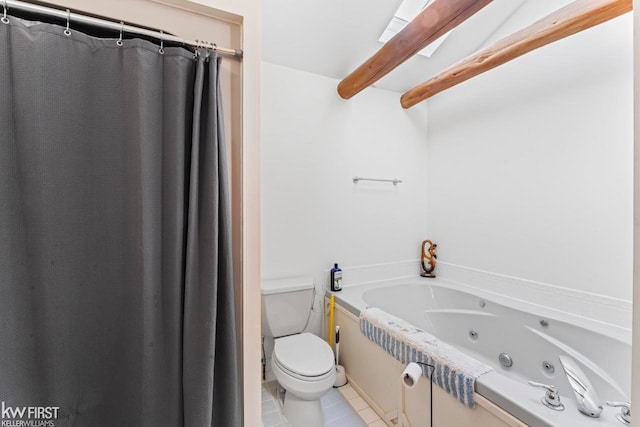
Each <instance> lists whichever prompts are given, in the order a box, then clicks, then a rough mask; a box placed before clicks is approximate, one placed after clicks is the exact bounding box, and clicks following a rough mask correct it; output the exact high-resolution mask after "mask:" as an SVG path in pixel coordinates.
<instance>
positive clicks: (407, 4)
mask: <svg viewBox="0 0 640 427" xmlns="http://www.w3.org/2000/svg"><path fill="white" fill-rule="evenodd" d="M432 1H433V0H404V1H403V2H402V3H401V4H400V7H399V8H398V10H396V13H395V14H394V15H393V17H392V18H391V21H390V22H389V25H387V28H386V29H385V30H384V32H383V33H382V35H381V36H380V38H379V39H378V41H379V42H381V43H386V42H388V41H389V40H391V38H392V37H393V36H395V35H396V34H398V33H399V32H400V30H402V29H403V28H404V27H405V26H406V25H407V24H408V23H409V22H411V20H412V19H413V18H415V17H416V16H417V15H418V14H419V13H420V12H422V10H423V9H424V8H425V7H427V6H428V5H429V3H431V2H432ZM449 34H451V31H449V32H448V33H446V34H444V35H443V36H442V37H440V38H439V39H437V40H435V41H434V42H433V43H431V44H430V45H429V46H427V47H425V48H424V49H422V50H421V51H420V52H418V55H422V56H426V57H427V58H431V55H433V53H434V52H435V51H436V50H437V49H438V48H439V47H440V45H441V44H442V43H443V42H444V41H445V40H446V39H447V37H449Z"/></svg>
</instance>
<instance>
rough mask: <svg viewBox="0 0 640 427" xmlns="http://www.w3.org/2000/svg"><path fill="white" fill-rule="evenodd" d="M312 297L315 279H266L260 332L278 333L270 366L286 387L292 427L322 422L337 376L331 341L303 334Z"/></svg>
mask: <svg viewBox="0 0 640 427" xmlns="http://www.w3.org/2000/svg"><path fill="white" fill-rule="evenodd" d="M313 296H314V295H313V279H311V278H305V277H296V278H287V279H279V280H266V281H263V282H262V334H263V335H264V336H265V338H268V337H273V338H275V342H274V347H273V354H272V356H271V367H272V369H273V373H274V375H275V377H276V380H278V383H279V384H280V386H281V387H282V388H284V389H285V390H286V393H285V396H284V406H283V414H284V416H285V417H287V420H288V421H289V423H290V424H291V426H292V427H323V426H324V415H323V414H322V408H321V406H320V398H321V397H322V396H324V395H325V394H326V393H327V392H328V391H329V390H331V387H333V383H334V382H335V378H336V369H335V362H334V359H333V351H332V350H331V347H329V344H327V343H326V342H325V341H324V340H323V339H321V338H319V337H317V336H315V335H313V334H311V333H308V332H307V333H302V331H303V330H304V328H305V326H306V324H307V320H308V318H309V315H310V313H311V307H312V304H313ZM317 298H320V296H318V297H317Z"/></svg>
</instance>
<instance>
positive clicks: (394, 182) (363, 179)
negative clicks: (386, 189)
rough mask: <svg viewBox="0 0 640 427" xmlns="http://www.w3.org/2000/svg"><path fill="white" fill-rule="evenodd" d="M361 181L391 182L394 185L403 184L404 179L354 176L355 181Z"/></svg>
mask: <svg viewBox="0 0 640 427" xmlns="http://www.w3.org/2000/svg"><path fill="white" fill-rule="evenodd" d="M360 181H378V182H391V183H392V184H393V185H398V184H402V180H401V179H398V178H394V179H377V178H363V177H361V176H354V177H353V182H354V183H355V184H357V183H358V182H360Z"/></svg>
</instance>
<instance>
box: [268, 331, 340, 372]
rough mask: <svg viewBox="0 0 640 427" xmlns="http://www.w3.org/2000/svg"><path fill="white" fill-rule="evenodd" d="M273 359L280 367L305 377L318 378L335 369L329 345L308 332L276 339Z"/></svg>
mask: <svg viewBox="0 0 640 427" xmlns="http://www.w3.org/2000/svg"><path fill="white" fill-rule="evenodd" d="M273 357H274V358H275V359H276V360H277V361H278V363H279V364H280V366H282V367H284V368H286V369H287V370H289V371H291V372H293V373H296V374H298V375H303V376H305V377H318V376H321V375H324V374H326V373H327V372H329V371H331V370H332V369H334V368H335V364H334V361H333V351H332V350H331V347H329V344H327V343H326V342H325V341H324V340H322V339H321V338H318V337H317V336H315V335H313V334H310V333H308V332H305V333H304V334H298V335H290V336H288V337H283V338H278V339H276V342H275V346H274V348H273Z"/></svg>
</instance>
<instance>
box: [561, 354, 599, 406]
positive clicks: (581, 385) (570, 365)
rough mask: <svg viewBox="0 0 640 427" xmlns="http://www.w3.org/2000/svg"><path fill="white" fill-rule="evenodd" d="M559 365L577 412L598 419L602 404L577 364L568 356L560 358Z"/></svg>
mask: <svg viewBox="0 0 640 427" xmlns="http://www.w3.org/2000/svg"><path fill="white" fill-rule="evenodd" d="M560 363H562V368H563V369H564V373H565V374H566V375H567V379H568V380H569V385H571V389H572V390H573V392H574V393H575V395H576V403H577V405H578V410H579V411H580V412H582V413H583V414H585V415H586V416H588V417H591V418H598V417H599V416H600V414H601V413H602V403H601V402H600V399H599V398H598V395H597V394H596V391H595V389H594V388H593V386H592V385H591V383H590V382H589V379H588V378H587V376H586V375H585V374H584V372H583V371H582V369H580V367H579V366H578V364H577V363H576V362H575V361H574V360H573V359H572V358H570V357H568V356H560Z"/></svg>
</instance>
